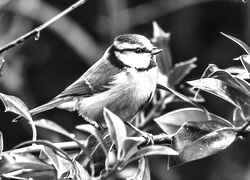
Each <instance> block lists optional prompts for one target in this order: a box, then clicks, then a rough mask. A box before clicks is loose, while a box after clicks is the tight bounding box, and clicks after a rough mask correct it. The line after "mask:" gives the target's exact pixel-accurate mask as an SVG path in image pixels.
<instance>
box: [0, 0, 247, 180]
mask: <svg viewBox="0 0 250 180" xmlns="http://www.w3.org/2000/svg"><path fill="white" fill-rule="evenodd" d="M84 2H85V1H79V2H78V3H84ZM78 5H80V4H78ZM74 8H75V6H71V9H70V10H73V9H74ZM64 13H65V12H64ZM62 14H63V13H62ZM62 14H61V15H62ZM58 17H59V16H58ZM58 17H57V18H58ZM54 21H55V19H54V20H53V21H52V22H54ZM50 23H51V21H50ZM50 23H47V24H45V25H43V26H40V28H39V29H35V30H34V31H32V32H31V34H30V35H29V34H28V35H27V36H24V37H26V38H29V37H31V36H34V35H36V39H37V40H38V39H39V35H40V34H39V33H40V31H41V30H42V29H44V28H45V27H47V26H48V25H49V24H50ZM153 28H154V30H153V39H152V41H153V43H154V44H155V45H156V46H157V47H159V48H162V49H164V52H163V53H162V54H160V55H159V56H158V59H157V62H158V65H159V78H158V85H157V88H158V89H157V92H156V95H155V96H154V98H153V100H152V102H150V104H149V105H148V106H147V107H146V108H145V109H143V110H142V111H141V112H140V114H139V115H138V117H137V119H136V121H135V125H136V126H137V127H139V128H142V129H143V128H145V127H146V126H147V125H148V124H149V123H150V122H151V123H152V120H153V119H154V122H156V123H157V124H158V126H159V127H160V129H161V130H162V131H163V133H162V134H158V135H152V139H153V140H154V143H153V144H147V140H146V139H144V138H143V137H135V136H132V135H130V132H128V130H127V128H126V126H125V124H124V122H123V121H122V120H121V119H120V118H119V117H118V116H117V115H115V114H114V113H113V112H111V111H110V110H108V109H106V108H105V109H104V110H103V114H104V118H105V122H106V126H107V129H104V130H98V129H96V128H95V127H93V126H91V125H86V124H84V125H79V126H77V127H76V129H77V130H79V131H80V132H81V133H83V134H86V133H87V134H90V135H89V136H88V137H87V139H86V140H80V139H79V138H77V137H76V135H75V134H72V133H70V132H68V131H67V130H65V129H64V128H63V127H61V126H60V125H58V124H56V123H54V122H53V121H51V120H45V119H40V120H36V121H33V119H32V117H31V115H30V113H29V110H28V108H27V106H26V105H25V103H24V102H23V101H22V100H20V99H19V98H17V97H15V96H11V95H6V94H3V93H0V98H1V100H2V102H3V104H4V106H5V109H6V111H10V112H13V113H16V114H18V116H20V117H22V118H23V119H27V120H28V122H29V123H30V124H31V127H32V140H31V141H27V142H22V143H21V144H19V145H18V146H16V147H15V148H14V149H13V150H10V151H4V148H3V144H4V140H3V135H2V133H1V132H0V155H1V159H0V178H7V179H30V178H32V179H41V178H42V179H108V178H109V177H110V176H112V175H117V176H118V175H119V172H120V171H121V170H123V169H125V168H126V167H127V166H129V164H130V163H131V162H134V161H135V160H138V159H139V163H138V166H137V171H136V173H135V174H134V175H133V176H132V177H126V179H128V180H142V179H146V180H147V179H150V169H149V162H148V159H147V156H151V155H165V156H167V157H168V160H167V162H166V164H167V169H169V168H173V167H175V166H178V165H182V164H184V163H189V162H191V161H194V160H198V159H201V158H205V157H208V156H211V155H214V154H216V153H218V152H221V151H223V150H224V149H226V148H228V147H229V146H230V145H231V144H232V143H233V142H235V140H236V139H237V137H245V136H246V135H247V134H248V133H249V132H250V127H249V125H250V84H249V83H248V82H247V81H246V80H245V79H249V73H250V57H249V54H250V48H249V47H248V46H247V44H245V43H244V42H242V41H241V40H239V39H237V38H235V37H232V36H229V35H226V34H224V33H222V34H223V35H224V36H226V37H227V38H229V39H231V40H233V41H234V42H236V43H237V44H238V45H240V46H241V47H242V48H243V49H244V50H245V51H246V52H247V55H242V56H240V57H239V58H237V59H235V60H240V62H241V63H242V66H243V68H239V67H231V68H228V69H220V68H219V67H217V66H216V65H214V64H210V65H208V67H207V68H206V69H205V71H204V73H203V75H202V76H201V78H200V79H196V80H192V81H188V82H187V83H188V84H189V85H191V86H193V89H198V90H197V91H194V90H193V89H190V88H189V87H187V85H186V84H182V81H183V80H184V79H185V77H186V76H187V75H188V74H189V73H190V72H191V70H193V69H194V68H195V67H196V64H195V62H196V61H197V58H192V59H190V60H187V61H184V62H180V63H177V64H173V60H172V56H171V51H170V47H169V42H170V33H166V32H164V30H163V29H162V28H161V27H160V26H159V25H158V24H157V23H156V22H153ZM20 39H22V38H19V39H17V41H16V45H17V44H19V43H21V42H20ZM22 41H23V39H22ZM14 44H15V43H14ZM12 46H13V43H11V44H10V46H6V47H7V48H10V47H12ZM2 51H3V49H2ZM2 51H1V50H0V52H2ZM0 60H1V64H0V71H1V72H0V73H2V69H3V64H4V59H3V57H2V55H1V56H0ZM180 87H182V88H183V89H185V90H186V91H188V92H189V93H188V95H187V94H184V93H181V92H179V91H178V90H179V89H180ZM200 90H203V91H206V92H208V93H211V94H213V95H215V96H217V97H219V98H221V99H224V100H225V101H227V102H229V103H231V104H232V105H233V106H234V112H233V119H232V121H229V120H227V119H224V118H222V117H219V116H217V115H215V114H213V113H210V112H208V111H207V110H206V108H205V107H203V106H202V105H201V104H200V103H199V102H200V100H203V98H202V96H201V95H200V94H199V92H200ZM198 97H199V98H198ZM107 98H108V97H107ZM176 101H179V102H185V103H189V104H190V105H192V106H195V108H182V109H178V110H174V111H171V112H167V113H165V112H164V110H165V107H166V105H167V104H169V103H172V102H176ZM36 127H40V128H43V129H46V130H49V131H53V132H55V133H57V134H60V135H63V136H65V137H66V138H68V139H70V140H71V141H70V142H65V143H63V144H60V145H59V144H57V143H53V142H50V141H48V140H37V132H36Z"/></svg>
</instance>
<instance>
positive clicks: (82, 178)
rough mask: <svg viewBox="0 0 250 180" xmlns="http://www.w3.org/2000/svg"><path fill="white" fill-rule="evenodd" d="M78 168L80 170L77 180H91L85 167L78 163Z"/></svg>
mask: <svg viewBox="0 0 250 180" xmlns="http://www.w3.org/2000/svg"><path fill="white" fill-rule="evenodd" d="M76 166H77V169H78V172H77V179H79V180H89V179H91V177H90V175H89V173H88V172H87V171H86V169H84V168H83V166H82V165H81V164H79V163H78V162H77V161H76Z"/></svg>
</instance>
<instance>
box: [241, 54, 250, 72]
mask: <svg viewBox="0 0 250 180" xmlns="http://www.w3.org/2000/svg"><path fill="white" fill-rule="evenodd" d="M240 61H241V63H242V65H243V66H244V68H245V69H246V70H247V72H248V74H250V55H242V56H240Z"/></svg>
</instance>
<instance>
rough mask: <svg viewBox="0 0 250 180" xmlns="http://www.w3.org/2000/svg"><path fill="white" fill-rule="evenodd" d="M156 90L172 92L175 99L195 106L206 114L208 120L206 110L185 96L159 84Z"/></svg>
mask: <svg viewBox="0 0 250 180" xmlns="http://www.w3.org/2000/svg"><path fill="white" fill-rule="evenodd" d="M156 88H157V89H161V90H164V91H170V92H172V93H173V94H174V95H176V96H177V97H179V98H181V99H182V100H184V101H186V102H188V103H190V104H192V105H194V106H196V107H197V108H200V109H202V110H203V111H204V112H205V113H206V115H207V117H208V119H210V117H209V113H208V111H207V110H206V108H204V107H203V106H202V105H200V104H198V103H196V102H195V101H193V100H192V99H190V98H188V97H187V96H185V95H183V94H181V93H179V92H177V91H175V90H174V89H172V88H170V87H167V86H163V85H161V84H157V86H156Z"/></svg>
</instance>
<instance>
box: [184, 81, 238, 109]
mask: <svg viewBox="0 0 250 180" xmlns="http://www.w3.org/2000/svg"><path fill="white" fill-rule="evenodd" d="M187 83H188V84H190V85H191V86H193V87H195V88H199V89H201V90H203V91H206V92H209V93H211V94H214V95H216V96H218V97H220V98H222V99H224V100H226V101H228V102H230V103H231V104H233V105H234V106H236V107H239V106H238V98H237V94H236V92H235V91H233V88H231V87H229V86H227V85H226V84H225V83H224V82H223V81H221V80H219V79H214V78H203V79H198V80H194V81H188V82H187Z"/></svg>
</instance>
